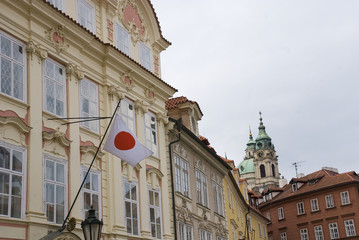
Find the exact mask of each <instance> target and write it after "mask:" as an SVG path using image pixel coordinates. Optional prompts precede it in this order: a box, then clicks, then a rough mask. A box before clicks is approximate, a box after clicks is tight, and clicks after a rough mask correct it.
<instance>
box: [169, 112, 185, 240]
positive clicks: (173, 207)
mask: <svg viewBox="0 0 359 240" xmlns="http://www.w3.org/2000/svg"><path fill="white" fill-rule="evenodd" d="M175 124H176V127H177V131H178V139H176V140H174V141H172V142H170V144H168V153H169V160H170V172H171V190H172V214H173V227H174V228H173V230H174V235H175V240H177V221H176V204H175V187H174V179H173V171H174V169H173V164H172V144H174V143H176V142H179V141H180V140H181V130H182V118H180V119H178V120H176V123H175Z"/></svg>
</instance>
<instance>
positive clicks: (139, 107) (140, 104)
mask: <svg viewBox="0 0 359 240" xmlns="http://www.w3.org/2000/svg"><path fill="white" fill-rule="evenodd" d="M148 108H149V105H148V103H146V102H144V101H141V100H136V101H135V109H136V112H139V113H141V114H144V113H146V112H148Z"/></svg>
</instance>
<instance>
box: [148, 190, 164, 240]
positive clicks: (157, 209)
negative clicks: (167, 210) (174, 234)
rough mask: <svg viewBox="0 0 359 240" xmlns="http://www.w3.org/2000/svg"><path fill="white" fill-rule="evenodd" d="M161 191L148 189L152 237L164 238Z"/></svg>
mask: <svg viewBox="0 0 359 240" xmlns="http://www.w3.org/2000/svg"><path fill="white" fill-rule="evenodd" d="M160 198H161V197H160V192H159V191H156V190H152V189H150V190H148V199H149V208H150V229H151V234H152V237H154V238H157V239H162V237H161V236H162V235H161V232H162V231H161V202H160Z"/></svg>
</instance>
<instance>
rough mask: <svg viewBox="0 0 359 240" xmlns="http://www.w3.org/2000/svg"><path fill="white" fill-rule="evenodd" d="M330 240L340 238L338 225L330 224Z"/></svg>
mask: <svg viewBox="0 0 359 240" xmlns="http://www.w3.org/2000/svg"><path fill="white" fill-rule="evenodd" d="M329 232H330V239H337V238H339V231H338V225H337V223H336V222H335V223H329Z"/></svg>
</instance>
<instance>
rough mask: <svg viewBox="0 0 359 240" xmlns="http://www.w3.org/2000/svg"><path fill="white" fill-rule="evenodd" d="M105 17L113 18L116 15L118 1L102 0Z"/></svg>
mask: <svg viewBox="0 0 359 240" xmlns="http://www.w3.org/2000/svg"><path fill="white" fill-rule="evenodd" d="M103 2H104V3H105V8H106V12H107V15H109V16H111V18H113V17H114V16H115V14H116V10H117V5H118V0H104V1H103Z"/></svg>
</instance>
